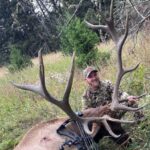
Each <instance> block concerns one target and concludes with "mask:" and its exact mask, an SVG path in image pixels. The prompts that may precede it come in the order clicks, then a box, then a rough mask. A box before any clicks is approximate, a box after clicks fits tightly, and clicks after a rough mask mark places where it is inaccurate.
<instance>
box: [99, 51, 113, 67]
mask: <svg viewBox="0 0 150 150" xmlns="http://www.w3.org/2000/svg"><path fill="white" fill-rule="evenodd" d="M97 57H98V59H99V63H100V65H106V64H107V63H108V60H109V59H110V53H109V52H99V53H98V56H97Z"/></svg>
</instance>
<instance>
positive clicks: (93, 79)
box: [86, 71, 100, 89]
mask: <svg viewBox="0 0 150 150" xmlns="http://www.w3.org/2000/svg"><path fill="white" fill-rule="evenodd" d="M99 81H100V79H99V77H98V74H97V72H96V71H93V72H91V73H90V74H89V76H88V77H87V78H86V82H87V83H88V84H89V85H90V86H91V87H92V88H93V89H96V88H97V87H98V86H99Z"/></svg>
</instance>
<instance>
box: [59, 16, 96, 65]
mask: <svg viewBox="0 0 150 150" xmlns="http://www.w3.org/2000/svg"><path fill="white" fill-rule="evenodd" d="M97 42H98V37H97V35H96V34H95V33H93V32H92V31H91V30H89V29H88V28H87V27H86V26H85V25H84V22H81V21H80V20H79V19H77V18H76V19H75V20H74V21H72V22H71V23H70V24H69V26H68V27H67V29H66V30H65V31H64V32H63V35H62V37H61V48H62V50H63V52H64V53H65V54H71V53H72V52H73V51H76V55H77V57H78V58H77V64H78V65H79V66H80V67H84V66H86V65H91V64H92V63H93V62H95V61H97V55H98V51H97V48H96V47H95V44H96V43H97Z"/></svg>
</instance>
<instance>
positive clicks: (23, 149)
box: [13, 0, 144, 150]
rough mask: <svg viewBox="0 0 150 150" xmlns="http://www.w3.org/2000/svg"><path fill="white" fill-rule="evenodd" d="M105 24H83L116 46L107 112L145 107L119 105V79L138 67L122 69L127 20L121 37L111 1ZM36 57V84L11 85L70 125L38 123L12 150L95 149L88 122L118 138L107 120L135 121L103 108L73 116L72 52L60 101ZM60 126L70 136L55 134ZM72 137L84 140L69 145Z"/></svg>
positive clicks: (40, 61) (55, 120) (41, 60)
mask: <svg viewBox="0 0 150 150" xmlns="http://www.w3.org/2000/svg"><path fill="white" fill-rule="evenodd" d="M105 22H106V25H92V24H91V23H89V22H88V21H85V23H86V24H87V25H88V26H89V27H91V28H98V29H102V30H105V31H106V32H108V33H109V34H110V35H111V37H112V40H113V41H114V43H115V45H116V49H117V63H118V67H117V68H118V72H117V77H116V82H115V86H114V92H113V95H112V103H111V104H109V107H110V110H111V112H114V111H119V110H125V111H137V110H139V109H141V108H143V107H144V106H143V107H139V108H132V107H127V106H125V105H123V104H122V103H120V100H119V97H118V91H119V86H120V82H121V80H122V77H123V76H124V75H125V74H126V73H128V72H131V71H134V70H135V69H137V68H138V66H139V64H137V65H136V66H135V67H133V68H131V69H124V67H123V62H122V50H123V45H124V43H125V41H126V39H127V35H128V17H127V19H126V29H125V33H124V34H123V35H122V36H120V35H119V33H118V32H117V31H116V29H115V27H114V20H113V0H112V1H111V6H110V17H109V18H108V19H106V20H105ZM38 56H39V78H40V83H39V85H31V84H16V83H13V85H14V86H15V87H17V88H20V89H23V90H28V91H32V92H34V93H37V94H39V95H41V97H43V98H44V99H46V100H47V101H48V102H50V103H52V104H54V105H56V106H58V107H59V108H60V109H62V110H63V111H64V112H65V113H66V114H67V115H68V116H69V119H71V122H69V124H68V123H67V124H65V125H63V126H62V124H63V123H64V122H66V120H68V118H61V119H54V120H50V121H48V122H45V123H40V124H37V125H35V126H33V127H32V128H31V129H30V130H29V131H28V132H27V133H26V134H25V136H24V137H23V139H22V140H21V142H20V143H19V144H18V145H17V146H16V148H15V149H14V150H50V149H52V150H59V149H62V150H63V149H65V150H70V149H72V150H94V149H97V148H95V147H90V146H91V145H92V143H93V141H92V139H93V137H94V134H93V131H91V130H90V129H89V126H88V125H89V123H91V122H92V123H93V122H95V123H98V124H103V125H104V126H105V128H106V129H107V130H108V132H109V134H110V135H111V136H113V137H115V138H117V137H119V136H120V135H116V134H115V133H114V132H113V131H112V129H111V128H110V126H109V124H108V122H107V121H111V122H118V123H134V121H128V120H119V119H115V118H112V117H111V112H109V113H105V112H103V111H102V109H100V107H97V108H91V109H89V110H85V111H84V112H83V114H84V115H83V117H80V116H78V115H77V114H76V113H74V111H73V110H72V108H71V106H70V104H69V96H70V92H71V87H72V83H73V76H74V58H75V53H74V54H73V57H72V65H71V70H70V75H69V79H68V82H67V85H66V89H65V92H64V96H63V99H62V100H57V99H56V98H55V97H53V96H52V95H51V94H50V93H49V92H48V91H47V88H46V83H45V72H44V64H43V58H42V53H41V51H39V54H38ZM64 126H65V127H64ZM59 127H62V128H63V130H66V132H65V134H66V135H69V136H65V135H64V134H61V133H60V132H59V133H58V129H59ZM70 131H74V132H73V133H74V134H73V135H72V136H70V134H69V133H70ZM71 133H72V132H71ZM78 135H79V136H78ZM75 136H77V137H86V138H85V139H84V138H83V139H81V141H80V139H78V140H77V141H75V140H74V141H73V142H71V141H70V139H71V138H73V137H75ZM66 141H69V142H71V144H70V143H69V142H68V143H65V142H66ZM64 143H65V144H64ZM62 145H63V147H62Z"/></svg>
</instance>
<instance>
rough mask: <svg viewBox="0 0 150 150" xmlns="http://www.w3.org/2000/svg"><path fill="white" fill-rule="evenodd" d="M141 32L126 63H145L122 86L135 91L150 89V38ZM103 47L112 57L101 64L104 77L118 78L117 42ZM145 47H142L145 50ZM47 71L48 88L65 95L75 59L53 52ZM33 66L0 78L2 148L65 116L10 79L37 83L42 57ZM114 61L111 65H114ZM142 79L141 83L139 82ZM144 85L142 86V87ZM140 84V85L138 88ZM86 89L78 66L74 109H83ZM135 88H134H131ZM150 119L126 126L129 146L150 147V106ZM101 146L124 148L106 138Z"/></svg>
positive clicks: (126, 55)
mask: <svg viewBox="0 0 150 150" xmlns="http://www.w3.org/2000/svg"><path fill="white" fill-rule="evenodd" d="M142 37H143V35H140V36H139V38H138V41H137V44H136V47H135V50H134V51H132V52H131V51H130V50H129V49H131V48H132V47H133V45H132V42H131V41H130V42H129V43H127V44H126V46H125V48H124V53H123V60H124V64H125V66H126V67H128V66H131V65H134V64H136V63H137V62H139V61H140V62H141V67H140V68H139V69H138V70H137V71H136V73H130V74H129V75H126V76H125V77H124V79H123V82H122V85H121V88H122V89H123V90H125V91H128V92H130V93H131V94H133V95H134V94H135V93H134V92H135V91H137V90H139V89H140V90H141V92H149V88H150V82H149V81H148V80H146V79H145V78H144V76H145V74H146V73H148V71H149V68H148V67H149V65H150V62H149V60H150V51H149V47H150V44H149V43H150V40H149V39H148V38H147V39H145V40H142V42H141V39H142ZM98 48H99V50H100V51H109V52H110V53H111V58H110V60H109V63H108V65H104V66H103V67H101V68H102V69H101V72H100V77H101V79H108V80H111V81H112V82H113V83H114V81H115V74H116V63H115V62H116V57H115V54H116V52H115V49H114V45H113V43H112V42H111V41H110V42H108V43H107V44H105V45H104V44H101V45H99V46H98ZM141 49H142V51H141ZM43 59H44V63H45V71H46V84H47V87H48V90H49V91H50V92H51V94H52V95H53V96H55V97H57V99H61V98H62V96H63V93H64V90H65V85H66V81H67V78H68V70H69V67H70V62H71V59H70V57H69V56H63V55H62V54H61V53H57V54H50V55H46V56H44V57H43ZM33 64H34V66H33V67H28V68H26V69H25V70H22V71H20V72H16V73H14V74H10V73H6V72H3V75H2V76H1V78H0V116H1V117H0V150H12V149H13V147H14V146H15V145H16V144H17V143H18V141H19V140H20V138H21V137H22V136H23V135H24V134H25V132H26V131H27V130H28V129H29V128H31V127H32V126H33V125H35V124H36V123H38V122H42V121H46V120H50V119H53V118H56V117H62V116H65V114H64V113H63V112H62V111H61V110H60V109H59V108H57V107H55V106H54V105H52V104H49V103H48V102H47V101H45V100H43V99H42V98H41V97H40V96H38V95H36V94H33V93H31V92H26V91H21V90H18V89H16V88H14V87H13V86H12V85H11V83H10V81H15V82H17V83H37V82H38V60H37V59H36V58H35V59H34V60H33ZM110 64H111V65H110ZM136 83H138V85H137V84H136ZM140 86H141V87H140ZM138 87H140V88H138ZM84 89H85V84H84V80H83V77H82V71H81V70H80V69H77V68H76V71H75V77H74V83H73V88H72V92H71V96H70V100H71V105H72V107H73V109H74V111H78V110H80V109H81V96H82V93H83V91H84ZM131 89H134V90H131ZM149 98H150V97H149V95H148V96H146V98H145V99H143V100H142V101H141V102H140V105H141V104H144V103H148V102H149ZM144 113H145V116H146V118H147V120H145V121H144V122H142V123H140V124H138V125H134V126H132V127H131V126H125V128H126V129H127V131H129V132H130V135H131V137H132V139H133V144H132V145H130V147H129V148H127V150H149V149H150V126H149V124H150V115H149V113H150V111H149V107H147V108H145V109H144ZM100 146H101V149H103V150H106V149H108V150H110V149H113V148H114V149H118V150H119V149H121V150H122V148H121V147H118V146H117V145H115V144H114V143H112V142H110V140H107V139H106V138H105V139H103V141H102V142H101V143H100Z"/></svg>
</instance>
